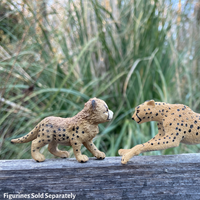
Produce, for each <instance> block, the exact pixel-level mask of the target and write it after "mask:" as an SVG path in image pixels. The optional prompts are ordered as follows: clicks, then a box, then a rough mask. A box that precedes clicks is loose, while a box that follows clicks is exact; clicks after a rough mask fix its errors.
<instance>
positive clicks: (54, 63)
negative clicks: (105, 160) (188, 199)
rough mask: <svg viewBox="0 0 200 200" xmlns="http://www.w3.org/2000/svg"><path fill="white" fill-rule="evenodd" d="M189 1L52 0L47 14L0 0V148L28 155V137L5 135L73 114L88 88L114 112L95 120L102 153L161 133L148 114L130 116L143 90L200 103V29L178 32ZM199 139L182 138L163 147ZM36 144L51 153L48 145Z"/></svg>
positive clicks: (149, 95) (5, 154) (4, 155)
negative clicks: (139, 119) (2, 10)
mask: <svg viewBox="0 0 200 200" xmlns="http://www.w3.org/2000/svg"><path fill="white" fill-rule="evenodd" d="M37 2H40V1H37ZM41 2H42V1H41ZM189 2H190V3H191V4H187V5H186V4H185V5H184V6H185V7H184V9H185V10H184V9H183V10H182V12H181V13H177V12H176V10H177V5H174V4H172V2H170V1H164V0H163V1H160V0H155V1H142V0H141V1H134V0H127V1H120V0H115V1H108V0H103V1H97V0H84V1H83V0H76V1H73V0H68V1H65V2H64V3H62V4H61V3H59V1H58V2H57V3H56V4H48V5H47V8H46V14H44V13H45V12H42V11H43V10H41V9H44V8H45V7H42V6H41V5H39V4H36V1H26V0H24V1H21V4H17V3H16V2H15V1H12V0H8V1H6V2H5V4H6V6H7V7H9V8H10V10H9V11H8V12H7V15H4V16H2V17H1V18H0V29H3V32H1V33H2V37H1V38H3V39H1V41H0V45H1V46H0V73H1V74H0V75H1V76H0V77H1V78H0V158H1V159H11V158H30V157H31V156H30V144H19V145H11V144H10V139H12V138H15V137H18V136H22V135H24V134H26V133H28V132H29V131H30V130H31V129H32V128H33V127H34V126H35V125H36V124H37V123H38V122H39V121H40V120H41V119H43V118H44V117H47V116H50V115H54V116H60V117H70V116H73V115H75V114H76V113H77V112H79V111H80V110H81V109H82V108H83V106H84V103H85V102H86V101H87V100H88V99H89V98H90V97H94V96H96V97H98V98H101V99H103V100H105V101H106V102H107V104H108V105H109V108H110V109H111V110H113V111H114V113H115V115H114V119H113V120H112V122H110V123H107V124H106V123H105V124H101V125H99V128H100V134H98V136H97V137H96V138H95V144H96V145H97V147H98V148H99V149H100V150H102V151H104V152H106V155H107V156H116V155H118V154H117V151H118V149H120V148H131V147H133V146H134V145H136V144H139V143H142V142H146V141H147V140H149V139H150V138H152V137H153V136H154V135H155V134H156V133H157V128H156V125H155V123H154V122H151V123H145V124H142V125H137V124H136V123H135V122H133V121H132V120H131V115H132V113H133V112H134V107H135V106H137V105H138V104H141V103H142V102H144V101H145V100H148V99H155V100H158V101H166V102H169V103H177V102H179V103H184V104H187V105H189V106H191V107H192V108H193V109H195V110H196V111H200V108H199V104H200V101H199V98H198V97H199V94H200V93H199V92H198V91H199V84H198V77H199V67H198V63H199V42H198V41H199V40H198V39H199V38H198V37H199V36H198V35H196V32H195V30H194V32H191V33H189V36H188V35H187V34H184V31H185V32H186V31H187V30H186V27H187V29H188V30H190V28H191V27H196V25H197V21H196V19H193V18H191V16H192V14H191V13H192V12H193V11H194V6H195V5H196V4H195V3H196V1H192V0H191V1H189ZM35 5H37V6H38V8H39V9H36V8H35ZM191 5H193V6H191ZM1 6H5V5H3V4H1ZM38 10H39V11H38ZM195 13H196V11H195ZM11 14H12V16H15V17H16V18H17V20H18V23H17V24H15V25H12V28H11V29H10V28H9V29H8V28H7V26H3V22H4V24H5V20H6V19H9V17H10V16H11ZM177 17H181V18H180V19H181V20H180V21H179V23H177V21H175V19H177ZM2 27H3V28H2ZM19 27H20V28H19ZM6 28H7V29H6ZM196 29H197V28H196ZM181 33H182V34H181ZM193 34H194V35H195V37H193V38H192V39H191V38H190V40H187V39H188V38H189V37H190V36H192V35H193ZM177 38H180V40H179V41H178V42H177ZM185 41H187V42H186V44H184V43H185ZM194 49H195V50H194ZM60 148H63V149H68V150H70V151H71V152H72V150H71V148H70V147H60ZM199 148H200V146H199V145H195V146H186V145H181V146H180V147H177V148H173V149H168V150H165V151H164V152H162V153H163V154H173V153H182V152H198V151H199ZM41 151H42V152H43V153H44V154H45V156H46V157H47V158H51V157H53V156H52V155H51V154H50V153H47V147H43V148H42V149H41ZM82 151H84V153H85V154H86V155H89V156H91V154H90V153H89V152H88V151H85V149H84V148H83V149H82ZM160 153H161V152H148V153H145V154H146V155H155V154H160ZM72 156H73V154H72Z"/></svg>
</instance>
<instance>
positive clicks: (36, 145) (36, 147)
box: [31, 138, 46, 162]
mask: <svg viewBox="0 0 200 200" xmlns="http://www.w3.org/2000/svg"><path fill="white" fill-rule="evenodd" d="M45 145H46V143H44V142H41V140H40V139H39V138H36V139H35V140H33V141H32V144H31V155H32V157H33V159H34V160H36V161H37V162H42V161H44V160H45V157H44V155H42V154H41V153H40V148H41V147H43V146H45Z"/></svg>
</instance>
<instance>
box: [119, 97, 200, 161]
mask: <svg viewBox="0 0 200 200" xmlns="http://www.w3.org/2000/svg"><path fill="white" fill-rule="evenodd" d="M132 119H133V120H135V122H137V123H138V124H142V123H144V122H149V121H157V126H158V134H157V135H156V136H155V137H154V138H152V139H151V140H149V141H148V142H146V143H144V144H140V145H136V146H135V147H133V148H132V149H120V150H119V151H118V152H119V154H120V155H122V164H126V163H127V162H128V161H129V159H130V158H132V157H133V156H135V155H138V154H140V153H143V152H147V151H156V150H163V149H168V148H172V147H177V146H179V144H180V143H185V144H199V143H200V114H198V113H195V112H194V111H192V110H191V109H190V108H189V107H188V106H185V105H183V104H168V103H164V102H155V101H154V100H150V101H146V102H144V103H143V104H141V105H139V106H137V107H136V108H135V112H134V114H133V116H132Z"/></svg>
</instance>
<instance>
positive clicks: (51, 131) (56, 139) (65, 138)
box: [11, 98, 113, 162]
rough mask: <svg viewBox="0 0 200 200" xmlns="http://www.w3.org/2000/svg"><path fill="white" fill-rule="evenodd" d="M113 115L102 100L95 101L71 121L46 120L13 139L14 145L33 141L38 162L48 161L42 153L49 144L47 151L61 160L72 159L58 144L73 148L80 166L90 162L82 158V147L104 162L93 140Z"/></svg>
mask: <svg viewBox="0 0 200 200" xmlns="http://www.w3.org/2000/svg"><path fill="white" fill-rule="evenodd" d="M112 117H113V112H112V111H111V110H109V109H108V106H107V104H106V103H105V102H104V101H103V100H100V99H97V98H92V99H90V100H89V101H88V102H87V103H85V106H84V108H83V110H81V111H80V112H79V113H78V114H77V115H76V116H74V117H72V118H61V117H53V116H51V117H47V118H45V119H43V120H42V121H41V122H40V123H39V124H38V125H37V126H36V127H35V128H34V129H33V130H32V131H31V132H29V133H28V134H27V135H25V136H24V137H21V138H18V139H13V140H11V143H26V142H30V141H32V145H31V155H32V157H33V159H34V160H36V161H37V162H42V161H44V160H45V157H44V155H42V154H41V153H40V152H39V150H40V148H41V147H43V146H45V145H46V144H48V150H49V151H50V153H52V154H53V155H55V156H58V157H61V158H67V157H69V153H68V152H67V151H60V150H58V148H57V144H62V145H67V146H72V148H73V152H74V155H75V157H76V159H77V161H78V162H86V161H88V157H87V156H86V155H82V154H81V145H82V144H83V145H84V146H85V147H86V148H87V149H88V150H89V151H90V152H91V153H92V154H93V155H94V156H95V157H96V158H97V159H104V158H105V153H103V152H101V151H99V150H98V149H97V147H96V146H95V145H94V143H93V142H92V139H93V138H94V137H95V136H96V135H97V134H98V133H99V128H98V124H100V123H104V122H107V121H110V120H111V119H112Z"/></svg>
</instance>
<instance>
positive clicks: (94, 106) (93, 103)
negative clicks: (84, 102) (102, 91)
mask: <svg viewBox="0 0 200 200" xmlns="http://www.w3.org/2000/svg"><path fill="white" fill-rule="evenodd" d="M95 109H96V101H95V100H92V110H95Z"/></svg>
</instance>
